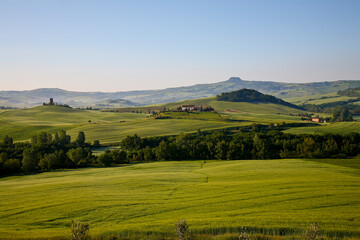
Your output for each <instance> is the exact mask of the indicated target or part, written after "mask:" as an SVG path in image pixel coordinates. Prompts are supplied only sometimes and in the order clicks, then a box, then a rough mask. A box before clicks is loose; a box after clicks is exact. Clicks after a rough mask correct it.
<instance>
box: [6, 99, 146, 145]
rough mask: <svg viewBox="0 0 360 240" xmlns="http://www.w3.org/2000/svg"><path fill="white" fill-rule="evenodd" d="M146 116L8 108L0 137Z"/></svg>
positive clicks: (27, 135) (56, 108)
mask: <svg viewBox="0 0 360 240" xmlns="http://www.w3.org/2000/svg"><path fill="white" fill-rule="evenodd" d="M145 117H147V115H145V114H135V113H112V112H97V111H80V110H76V109H71V108H64V107H59V106H40V107H35V108H30V109H20V110H11V111H7V112H2V113H0V124H1V128H0V138H3V137H4V136H5V135H9V136H11V137H13V138H14V139H15V140H25V139H28V138H30V137H31V136H33V135H35V134H38V133H39V132H41V131H47V132H50V133H53V132H56V131H59V130H61V129H63V130H68V129H71V128H74V127H77V126H81V125H91V124H94V123H107V122H119V121H132V120H138V119H144V118H145ZM89 120H91V121H92V123H89V122H88V121H89Z"/></svg>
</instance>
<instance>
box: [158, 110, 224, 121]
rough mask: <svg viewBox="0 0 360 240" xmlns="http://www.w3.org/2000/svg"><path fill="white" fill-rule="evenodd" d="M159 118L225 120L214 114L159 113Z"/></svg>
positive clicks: (218, 114)
mask: <svg viewBox="0 0 360 240" xmlns="http://www.w3.org/2000/svg"><path fill="white" fill-rule="evenodd" d="M158 116H160V117H169V118H174V119H197V120H210V119H211V120H222V119H226V118H224V117H223V116H222V114H220V113H216V112H182V111H179V112H171V111H167V112H164V113H159V114H158Z"/></svg>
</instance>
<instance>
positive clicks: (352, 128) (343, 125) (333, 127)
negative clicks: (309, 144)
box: [284, 122, 360, 134]
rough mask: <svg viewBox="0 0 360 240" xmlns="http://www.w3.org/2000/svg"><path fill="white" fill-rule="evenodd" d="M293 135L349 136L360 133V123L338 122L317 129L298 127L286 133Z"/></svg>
mask: <svg viewBox="0 0 360 240" xmlns="http://www.w3.org/2000/svg"><path fill="white" fill-rule="evenodd" d="M284 132H285V133H292V134H327V133H330V134H349V133H353V132H355V133H360V122H338V123H331V124H326V126H324V125H320V126H315V127H297V128H290V129H287V130H285V131H284Z"/></svg>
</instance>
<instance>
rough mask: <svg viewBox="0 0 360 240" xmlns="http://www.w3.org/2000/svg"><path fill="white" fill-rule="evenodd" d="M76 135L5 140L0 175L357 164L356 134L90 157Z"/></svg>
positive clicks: (240, 137)
mask: <svg viewBox="0 0 360 240" xmlns="http://www.w3.org/2000/svg"><path fill="white" fill-rule="evenodd" d="M99 146H100V144H99V141H95V143H94V144H88V143H86V142H85V134H84V133H83V132H79V134H78V136H77V138H76V139H75V140H74V141H71V138H70V136H69V135H67V134H66V132H65V131H61V132H60V133H58V134H54V136H52V135H50V134H46V133H41V134H39V135H37V136H34V137H33V138H32V139H31V142H27V143H13V140H12V139H11V138H10V137H5V138H4V140H3V142H2V143H0V174H10V173H20V172H24V173H30V172H37V171H49V170H53V169H58V168H76V167H86V166H109V165H112V164H122V163H129V162H150V161H169V160H192V159H199V160H208V159H209V160H210V159H223V160H226V159H229V160H241V159H277V158H360V134H358V133H352V134H350V135H292V134H284V133H282V132H280V131H275V130H271V131H264V130H263V129H253V130H252V131H249V132H241V131H239V132H236V133H234V132H233V131H230V130H224V131H214V132H200V131H198V133H197V134H181V135H178V136H176V137H166V136H163V137H159V136H158V137H149V138H141V137H139V136H137V135H133V136H127V137H126V138H124V139H123V140H122V141H121V143H120V149H115V150H112V151H110V150H107V151H105V152H104V153H103V154H101V155H100V156H98V157H97V156H94V155H93V154H92V151H91V148H94V147H99Z"/></svg>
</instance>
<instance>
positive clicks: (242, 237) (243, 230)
mask: <svg viewBox="0 0 360 240" xmlns="http://www.w3.org/2000/svg"><path fill="white" fill-rule="evenodd" d="M250 239H251V238H250V236H249V234H248V233H247V230H246V228H244V227H242V228H241V232H240V235H239V240H250Z"/></svg>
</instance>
